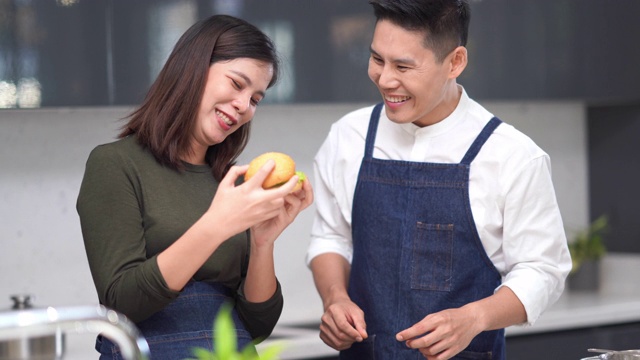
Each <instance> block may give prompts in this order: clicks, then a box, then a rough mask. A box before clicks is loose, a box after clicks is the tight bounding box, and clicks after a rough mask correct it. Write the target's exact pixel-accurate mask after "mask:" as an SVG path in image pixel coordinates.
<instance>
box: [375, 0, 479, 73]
mask: <svg viewBox="0 0 640 360" xmlns="http://www.w3.org/2000/svg"><path fill="white" fill-rule="evenodd" d="M369 3H370V4H371V5H372V6H373V12H374V15H375V16H376V19H377V21H380V20H388V21H390V22H392V23H393V24H395V25H398V26H400V27H402V28H404V29H407V30H410V31H419V32H422V33H424V35H425V42H424V45H425V47H426V48H428V49H431V50H432V51H433V52H434V53H435V55H436V57H437V59H438V61H443V60H444V59H445V57H446V56H447V55H448V54H449V53H450V52H451V51H452V50H453V49H455V48H456V47H458V46H466V45H467V36H468V34H469V21H470V20H471V11H470V9H469V4H468V3H467V1H466V0H370V1H369Z"/></svg>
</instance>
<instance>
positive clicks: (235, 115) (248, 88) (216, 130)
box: [192, 58, 273, 163]
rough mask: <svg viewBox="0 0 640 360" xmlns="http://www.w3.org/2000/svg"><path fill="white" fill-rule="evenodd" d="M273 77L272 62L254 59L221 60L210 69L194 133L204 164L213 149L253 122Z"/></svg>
mask: <svg viewBox="0 0 640 360" xmlns="http://www.w3.org/2000/svg"><path fill="white" fill-rule="evenodd" d="M272 77H273V66H272V65H271V64H270V63H268V62H265V61H261V60H256V59H251V58H238V59H234V60H229V61H219V62H216V63H213V64H212V65H211V66H210V67H209V72H208V75H207V83H206V85H205V88H204V94H203V95H202V99H201V101H200V109H199V111H198V119H197V122H196V127H195V131H194V134H193V139H194V140H193V145H192V150H193V153H194V155H197V160H198V163H204V155H205V153H206V151H207V148H209V146H212V145H215V144H219V143H221V142H222V141H224V139H225V138H226V137H227V136H229V134H231V133H233V132H234V131H236V130H238V128H240V126H242V125H244V124H246V123H247V122H249V121H251V119H253V115H254V113H255V111H256V107H257V106H258V103H259V102H260V101H261V100H262V98H263V97H264V94H265V91H266V90H267V87H268V85H269V82H270V81H271V78H272Z"/></svg>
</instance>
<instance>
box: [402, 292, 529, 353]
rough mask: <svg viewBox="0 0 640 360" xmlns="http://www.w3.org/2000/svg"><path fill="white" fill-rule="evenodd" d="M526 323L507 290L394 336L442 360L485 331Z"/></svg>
mask: <svg viewBox="0 0 640 360" xmlns="http://www.w3.org/2000/svg"><path fill="white" fill-rule="evenodd" d="M525 321H527V313H526V311H525V309H524V306H523V305H522V303H521V302H520V300H519V299H518V297H517V296H516V294H515V293H514V292H513V291H512V290H511V289H509V288H508V287H507V286H503V287H501V288H499V289H498V290H497V291H496V292H495V293H494V294H493V295H491V296H489V297H487V298H484V299H481V300H478V301H475V302H472V303H469V304H467V305H465V306H463V307H461V308H458V309H447V310H443V311H440V312H437V313H434V314H430V315H427V316H426V317H425V318H424V319H422V320H421V321H419V322H418V323H417V324H415V325H413V326H412V327H410V328H408V329H406V330H403V331H401V332H399V333H398V334H396V339H397V340H398V341H405V343H406V345H407V346H408V347H410V348H413V349H418V350H419V351H420V353H422V355H423V356H424V357H425V358H426V359H429V360H445V359H450V358H452V357H454V356H455V355H456V354H458V353H459V352H461V351H462V350H464V349H465V348H466V347H467V346H469V344H470V343H471V340H473V338H474V337H475V336H476V335H478V334H479V333H481V332H482V331H486V330H496V329H502V328H505V327H507V326H511V325H514V324H521V323H523V322H525Z"/></svg>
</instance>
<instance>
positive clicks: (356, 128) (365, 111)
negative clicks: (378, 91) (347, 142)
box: [331, 105, 374, 134]
mask: <svg viewBox="0 0 640 360" xmlns="http://www.w3.org/2000/svg"><path fill="white" fill-rule="evenodd" d="M373 107H374V105H370V106H365V107H361V108H358V109H355V110H353V111H350V112H348V113H346V114H345V115H344V116H342V117H341V118H340V119H339V120H338V121H336V122H335V123H333V125H332V126H331V128H332V129H331V130H332V132H334V133H338V134H341V133H342V134H343V133H353V132H356V133H358V134H362V133H364V134H366V130H367V128H368V127H369V119H370V118H371V112H372V111H373Z"/></svg>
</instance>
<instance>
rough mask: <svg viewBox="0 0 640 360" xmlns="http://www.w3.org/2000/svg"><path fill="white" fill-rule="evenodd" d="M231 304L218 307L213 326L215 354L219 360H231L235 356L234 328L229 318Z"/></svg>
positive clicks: (235, 340) (235, 339)
mask: <svg viewBox="0 0 640 360" xmlns="http://www.w3.org/2000/svg"><path fill="white" fill-rule="evenodd" d="M231 306H232V305H231V304H229V303H225V304H224V305H222V306H221V307H220V311H219V312H218V316H217V317H216V319H215V322H214V326H213V337H214V341H215V349H216V354H217V355H218V358H219V359H220V360H231V359H233V355H234V354H236V344H237V338H236V328H235V324H234V323H233V319H232V318H231Z"/></svg>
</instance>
